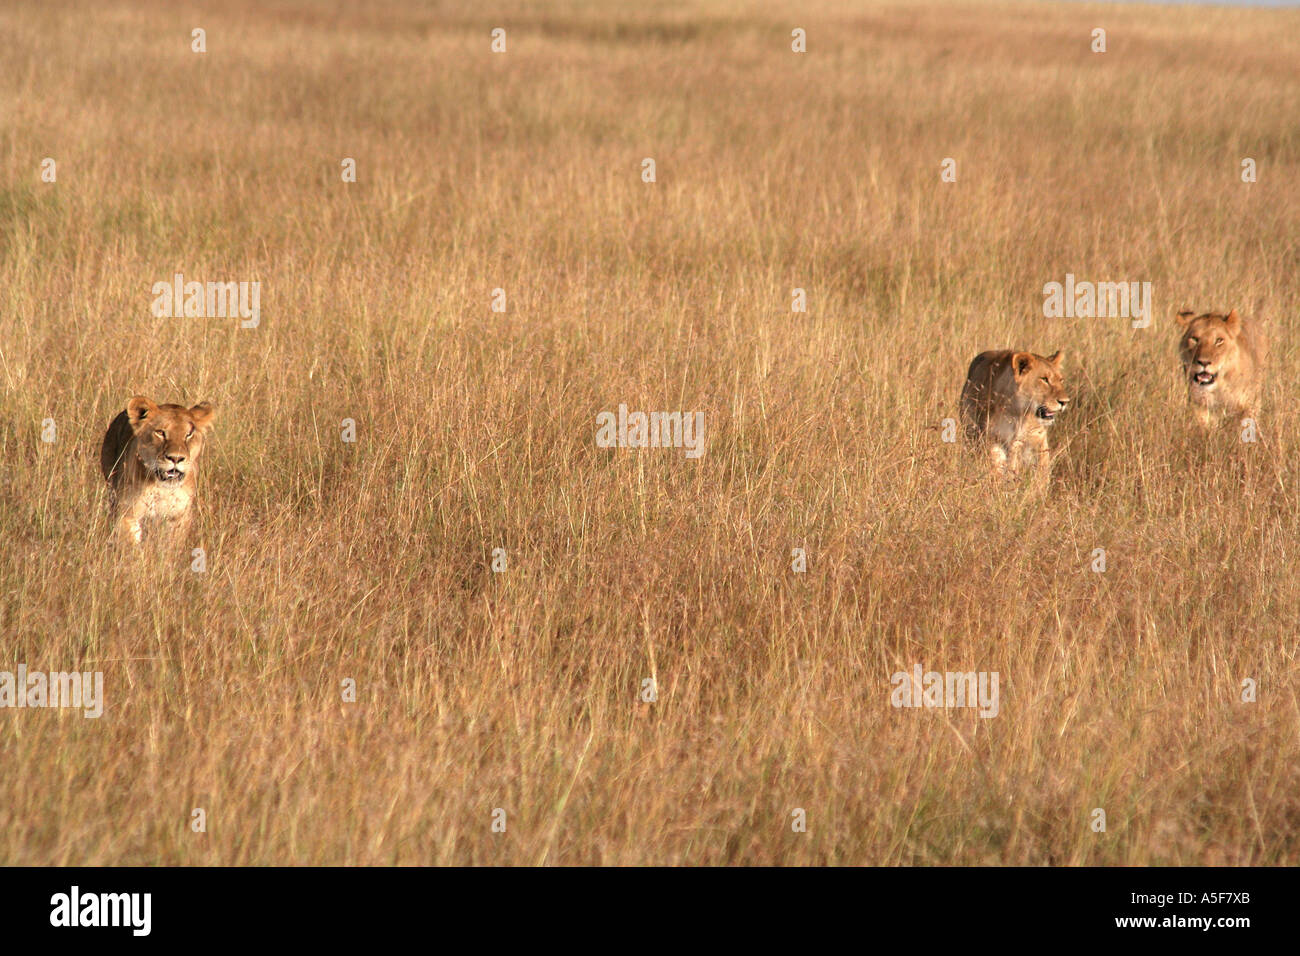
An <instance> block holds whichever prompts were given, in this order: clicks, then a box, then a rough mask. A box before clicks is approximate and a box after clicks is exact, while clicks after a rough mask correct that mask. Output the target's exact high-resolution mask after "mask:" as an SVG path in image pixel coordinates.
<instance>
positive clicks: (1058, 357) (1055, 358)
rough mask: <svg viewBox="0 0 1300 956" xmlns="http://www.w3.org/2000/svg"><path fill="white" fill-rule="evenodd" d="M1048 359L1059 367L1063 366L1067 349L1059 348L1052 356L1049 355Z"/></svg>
mask: <svg viewBox="0 0 1300 956" xmlns="http://www.w3.org/2000/svg"><path fill="white" fill-rule="evenodd" d="M1047 361H1049V362H1051V363H1052V364H1053V365H1055V366H1056V367H1057V368H1058V369H1059V368H1060V367H1061V363H1062V362H1064V361H1065V350H1064V349H1057V350H1056V351H1055V352H1053V353H1052V354H1051V355H1050V356H1048V358H1047Z"/></svg>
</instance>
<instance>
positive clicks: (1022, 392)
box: [1011, 349, 1070, 425]
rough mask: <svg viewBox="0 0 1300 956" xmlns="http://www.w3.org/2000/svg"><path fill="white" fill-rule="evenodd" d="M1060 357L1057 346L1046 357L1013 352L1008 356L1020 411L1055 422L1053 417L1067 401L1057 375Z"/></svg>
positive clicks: (1068, 401)
mask: <svg viewBox="0 0 1300 956" xmlns="http://www.w3.org/2000/svg"><path fill="white" fill-rule="evenodd" d="M1064 358H1065V355H1064V354H1063V353H1062V352H1061V351H1060V350H1059V349H1058V350H1057V352H1056V353H1055V354H1054V355H1051V356H1049V357H1048V358H1044V357H1043V356H1041V355H1034V354H1033V353H1032V352H1016V353H1015V354H1014V355H1012V356H1011V371H1012V373H1013V374H1014V375H1015V377H1016V391H1017V397H1018V399H1019V404H1020V405H1021V411H1022V412H1023V413H1024V414H1027V415H1034V416H1035V417H1037V418H1039V419H1041V420H1042V421H1043V422H1044V423H1045V424H1048V425H1050V424H1052V422H1054V421H1056V416H1057V415H1058V414H1060V413H1061V412H1062V411H1064V410H1065V406H1066V405H1068V404H1069V403H1070V397H1069V396H1068V395H1066V394H1065V379H1064V378H1063V377H1062V376H1061V363H1062V361H1063V360H1064Z"/></svg>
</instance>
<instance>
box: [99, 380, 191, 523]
mask: <svg viewBox="0 0 1300 956" xmlns="http://www.w3.org/2000/svg"><path fill="white" fill-rule="evenodd" d="M214 415H215V412H214V411H213V409H212V406H211V405H210V404H208V403H207V402H202V403H200V404H198V405H195V406H194V407H193V408H185V407H184V406H183V405H156V404H154V403H153V402H152V401H150V400H149V399H147V398H145V397H143V396H141V395H136V396H135V397H134V398H132V399H131V400H130V401H129V402H127V405H126V411H124V412H119V413H118V415H117V417H116V418H114V419H113V421H112V422H111V423H110V424H109V426H108V431H107V432H106V433H105V435H104V444H103V447H102V448H101V449H100V452H99V467H100V470H101V471H103V473H104V478H105V480H106V481H107V482H108V487H109V498H110V500H111V502H112V517H113V522H114V530H115V532H116V534H117V535H118V536H119V537H121V538H122V539H124V540H126V541H131V542H134V543H135V544H140V543H141V542H142V541H144V540H146V539H150V538H155V537H158V536H160V535H162V534H176V535H180V534H183V533H184V531H185V529H186V528H187V527H188V526H189V522H190V517H191V511H190V505H191V503H192V501H193V499H194V489H195V478H196V476H197V465H198V459H199V455H200V454H201V453H202V451H203V440H204V437H205V435H206V433H207V430H208V428H209V427H210V426H211V424H212V418H213V416H214Z"/></svg>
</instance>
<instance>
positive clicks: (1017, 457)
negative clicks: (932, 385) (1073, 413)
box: [961, 350, 1070, 481]
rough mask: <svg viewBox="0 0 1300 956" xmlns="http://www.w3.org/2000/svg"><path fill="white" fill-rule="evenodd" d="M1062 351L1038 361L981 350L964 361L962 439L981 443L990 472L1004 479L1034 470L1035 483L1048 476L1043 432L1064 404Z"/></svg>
mask: <svg viewBox="0 0 1300 956" xmlns="http://www.w3.org/2000/svg"><path fill="white" fill-rule="evenodd" d="M1064 358H1065V356H1064V354H1063V353H1062V352H1060V351H1057V352H1056V354H1054V355H1052V356H1050V357H1048V358H1044V357H1043V356H1041V355H1035V354H1033V353H1032V352H1013V351H1010V350H1003V351H993V352H981V353H980V354H979V355H977V356H975V359H974V361H972V362H971V363H970V369H969V370H968V371H967V372H966V384H965V386H963V388H962V390H961V417H962V422H963V424H964V425H965V427H966V436H967V438H969V439H971V440H972V441H976V442H982V443H984V445H985V446H986V447H987V449H988V452H989V457H990V458H991V459H992V463H993V470H994V472H995V473H997V474H1001V475H1002V476H1004V477H1008V478H1014V477H1017V476H1019V474H1020V472H1021V469H1022V468H1027V467H1032V468H1035V469H1036V474H1037V477H1038V479H1039V480H1040V481H1046V480H1047V478H1048V477H1049V475H1050V473H1051V467H1052V453H1051V451H1050V449H1049V448H1048V446H1047V430H1048V428H1050V427H1051V425H1052V423H1053V422H1055V421H1056V416H1057V415H1058V414H1060V413H1061V412H1062V411H1064V409H1065V406H1066V405H1068V404H1069V403H1070V399H1069V396H1067V395H1066V394H1065V382H1064V379H1063V378H1062V377H1061V363H1062V361H1063V360H1064Z"/></svg>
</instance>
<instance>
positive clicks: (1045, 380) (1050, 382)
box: [1043, 375, 1052, 385]
mask: <svg viewBox="0 0 1300 956" xmlns="http://www.w3.org/2000/svg"><path fill="white" fill-rule="evenodd" d="M1043 381H1044V382H1046V383H1047V384H1048V385H1051V384H1052V380H1051V379H1050V378H1048V377H1047V376H1046V375H1044V376H1043Z"/></svg>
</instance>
